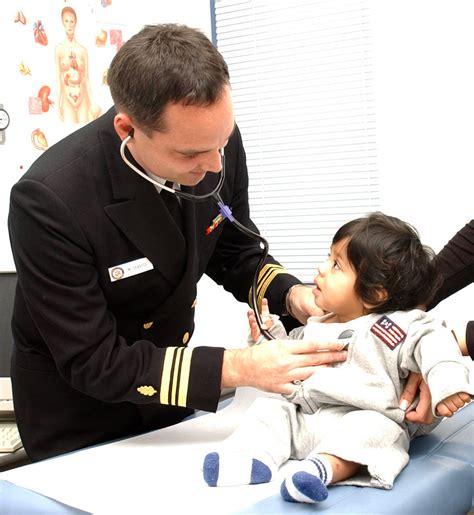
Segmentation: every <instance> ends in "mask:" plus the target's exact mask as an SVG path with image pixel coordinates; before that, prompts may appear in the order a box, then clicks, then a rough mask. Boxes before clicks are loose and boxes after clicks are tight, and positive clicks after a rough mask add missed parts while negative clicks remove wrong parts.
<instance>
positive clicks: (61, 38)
mask: <svg viewBox="0 0 474 515" xmlns="http://www.w3.org/2000/svg"><path fill="white" fill-rule="evenodd" d="M115 2H117V0H115ZM119 3H120V2H119ZM0 11H1V18H2V26H5V25H8V27H6V31H7V32H8V34H9V40H8V46H9V47H10V49H11V55H9V56H8V63H7V69H6V70H4V72H6V73H5V75H6V77H8V80H11V81H12V82H11V84H13V85H14V91H13V92H12V91H10V95H8V96H9V97H11V94H12V93H13V94H14V102H11V101H9V102H8V105H7V98H2V97H0V103H2V104H4V108H5V109H6V110H7V112H8V114H9V115H10V118H11V120H12V122H17V123H18V122H21V131H20V137H21V139H22V147H23V148H25V147H26V140H28V143H29V145H30V147H31V149H34V150H35V151H37V152H41V151H44V150H46V149H47V148H48V147H49V146H50V145H52V144H53V143H55V142H56V141H57V140H58V139H60V138H62V137H64V136H65V135H66V134H67V133H69V132H72V131H73V130H75V129H77V128H79V127H80V126H81V125H83V124H85V123H87V122H90V121H92V120H93V119H95V118H97V116H99V115H100V114H101V113H102V112H103V111H104V110H106V109H108V107H110V105H111V99H110V94H109V90H108V85H107V68H108V65H109V63H110V61H111V59H112V58H113V56H114V55H115V53H116V51H117V50H118V49H119V48H120V46H121V45H122V44H123V41H124V38H125V37H128V36H129V34H128V31H127V29H126V26H125V25H124V20H123V17H122V16H120V13H119V11H118V10H117V9H115V6H114V0H102V1H100V0H98V1H92V0H90V1H85V0H78V1H76V2H64V1H51V0H48V1H38V0H34V1H30V2H18V4H17V5H16V6H15V2H11V1H10V2H6V3H2V7H0ZM3 50H4V51H5V48H4V49H3ZM2 75H3V74H2ZM5 136H6V137H5V142H4V145H8V144H9V137H8V136H9V134H8V132H6V134H5ZM17 144H18V141H16V145H17Z"/></svg>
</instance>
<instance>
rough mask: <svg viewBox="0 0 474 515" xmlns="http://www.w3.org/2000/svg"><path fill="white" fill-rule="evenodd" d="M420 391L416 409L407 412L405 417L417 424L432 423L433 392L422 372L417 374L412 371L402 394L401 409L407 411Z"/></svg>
mask: <svg viewBox="0 0 474 515" xmlns="http://www.w3.org/2000/svg"><path fill="white" fill-rule="evenodd" d="M418 393H419V395H420V400H419V401H418V404H417V406H416V408H415V409H414V410H412V411H409V412H407V413H406V415H405V419H406V420H408V421H409V422H414V423H417V424H431V423H432V422H433V413H432V411H431V393H430V389H429V388H428V385H427V384H426V383H425V382H424V381H423V379H422V377H421V374H416V373H415V372H411V373H410V376H409V377H408V380H407V384H406V385H405V389H404V390H403V392H402V395H401V399H400V409H402V410H403V411H406V410H407V409H408V407H409V406H410V405H411V404H412V403H413V401H414V400H415V398H416V396H417V395H418Z"/></svg>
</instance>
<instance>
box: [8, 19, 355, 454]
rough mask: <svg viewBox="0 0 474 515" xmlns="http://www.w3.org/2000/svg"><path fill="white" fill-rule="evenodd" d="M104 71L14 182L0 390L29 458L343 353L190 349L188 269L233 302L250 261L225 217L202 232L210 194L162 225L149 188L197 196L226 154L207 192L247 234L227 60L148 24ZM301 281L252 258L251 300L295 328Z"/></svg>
mask: <svg viewBox="0 0 474 515" xmlns="http://www.w3.org/2000/svg"><path fill="white" fill-rule="evenodd" d="M108 80H109V85H110V90H111V94H112V97H113V100H114V108H112V109H110V110H109V111H108V112H107V113H105V114H104V115H103V116H101V117H100V118H99V119H97V120H95V121H93V122H91V123H90V124H88V125H86V126H85V127H83V128H81V129H79V130H78V131H76V132H74V133H73V134H71V135H70V136H68V137H66V138H65V139H63V140H62V141H60V142H59V143H57V144H56V145H54V146H53V147H51V148H50V149H49V150H48V151H46V152H45V153H44V154H43V155H42V156H41V157H40V158H39V159H38V160H37V161H36V162H35V163H34V164H33V165H32V166H31V168H30V169H29V170H28V172H27V173H26V174H25V175H24V176H23V177H22V178H21V179H20V181H19V182H18V183H17V184H16V185H15V186H14V187H13V189H12V194H11V204H10V214H9V230H10V239H11V245H12V250H13V255H14V259H15V265H16V268H17V272H18V288H17V294H16V301H15V307H14V314H13V322H12V326H13V334H14V340H15V346H14V352H13V357H12V386H13V395H14V403H15V411H16V416H17V423H18V427H19V430H20V434H21V437H22V440H23V443H24V446H25V450H26V452H27V454H28V455H29V456H30V458H31V459H32V460H40V459H44V458H47V457H50V456H54V455H57V454H61V453H64V452H68V451H72V450H74V449H79V448H83V447H86V446H90V445H94V444H97V443H100V442H105V441H109V440H112V439H115V438H121V437H127V436H130V435H134V434H138V433H141V432H144V431H149V430H152V429H158V428H162V427H166V426H169V425H172V424H176V423H177V422H179V421H181V420H182V419H183V418H185V417H186V416H188V415H189V414H191V413H192V411H193V409H202V410H208V411H214V410H216V408H217V404H218V401H219V396H220V391H221V389H222V388H226V387H236V386H241V385H245V386H254V387H256V388H260V389H262V390H265V391H270V392H277V393H286V394H288V393H291V391H292V390H293V388H294V386H293V381H296V380H304V379H306V378H307V377H309V376H310V375H311V373H312V372H313V371H314V367H315V366H316V365H319V364H324V363H331V362H334V361H341V360H343V359H345V353H344V352H343V351H339V350H338V347H337V346H333V347H332V348H329V349H328V350H329V351H328V352H323V353H321V352H318V350H320V347H319V345H318V344H317V342H289V341H272V342H268V343H266V344H262V345H259V346H254V347H250V348H245V349H239V350H225V343H226V342H225V341H223V342H222V344H223V345H222V348H215V347H196V348H189V347H188V343H189V340H190V338H191V335H192V333H193V329H194V308H195V303H196V285H197V282H198V280H199V278H200V277H201V276H202V275H203V274H204V273H205V274H208V275H209V276H210V277H211V278H212V279H213V280H215V281H216V282H217V283H219V284H221V285H223V286H224V288H225V289H226V290H228V291H230V292H232V294H233V295H234V296H235V297H236V298H237V299H238V300H240V301H247V300H248V299H249V295H250V291H251V287H252V278H253V275H254V271H255V268H256V266H257V263H258V260H259V257H260V255H261V250H260V247H259V244H258V242H256V241H255V240H252V239H251V238H249V237H248V236H246V235H245V234H242V233H241V232H239V231H238V230H237V229H236V228H235V226H234V225H233V224H232V223H230V222H229V221H224V222H223V223H220V224H219V225H217V226H213V230H208V228H209V227H210V226H211V224H213V221H214V220H215V218H216V216H217V215H218V214H219V210H218V207H217V206H216V205H215V202H214V201H213V200H211V199H209V200H208V201H204V202H199V203H193V202H190V201H189V200H181V205H180V206H179V207H180V211H181V214H182V222H179V223H178V222H176V219H175V218H174V217H173V216H172V215H171V214H170V211H169V210H168V208H167V207H166V204H165V201H164V193H165V191H166V190H162V188H161V187H160V185H161V184H164V183H165V181H169V182H170V183H174V187H175V188H180V189H181V190H182V191H183V192H185V193H186V192H187V193H189V194H192V195H203V194H205V193H207V192H209V191H212V190H213V189H214V188H215V187H216V184H217V182H218V179H219V176H220V175H219V172H220V171H221V167H222V164H221V154H220V152H221V150H222V149H224V154H225V166H226V179H225V182H224V184H223V188H222V191H221V197H222V199H223V201H224V202H225V204H226V205H228V206H230V208H231V209H232V214H233V216H234V217H235V218H236V219H237V220H238V221H239V222H241V223H242V224H243V225H245V226H247V227H250V228H252V229H253V230H256V227H255V225H254V224H253V223H252V221H251V219H250V216H249V205H248V193H247V186H248V176H247V168H246V162H245V153H244V149H243V146H242V141H241V137H240V133H239V130H238V128H237V127H236V125H235V122H234V115H233V109H232V100H231V91H230V85H229V74H228V70H227V66H226V64H225V62H224V60H223V59H222V57H221V55H220V54H219V53H218V51H217V50H216V49H215V48H214V46H213V45H212V44H211V43H210V41H209V40H208V39H207V38H206V37H205V36H204V35H203V34H201V33H200V32H199V31H196V30H194V29H190V28H188V27H185V26H178V25H158V26H148V27H145V28H144V29H143V30H142V31H141V32H140V33H138V34H137V35H135V36H134V37H132V38H131V39H130V40H129V41H128V42H127V43H125V45H124V46H123V47H122V48H121V49H120V50H119V52H118V53H117V54H116V56H115V57H114V59H113V61H112V63H111V66H110V70H109V73H108ZM127 138H128V140H127V141H126V142H125V143H126V148H125V158H126V159H127V160H128V161H129V163H130V164H131V165H132V166H133V167H135V168H137V169H138V170H139V171H142V172H143V173H145V174H146V176H147V177H151V178H153V179H154V181H155V183H156V184H151V183H150V182H148V181H146V180H144V178H143V177H140V175H138V174H137V173H135V172H134V171H132V170H131V168H130V166H129V165H127V164H126V163H125V161H124V159H123V158H122V157H121V154H120V147H121V143H122V141H124V140H126V139H127ZM168 195H169V193H168ZM300 286H301V285H300V281H298V279H296V278H295V277H293V276H291V275H290V274H289V273H288V272H287V271H286V270H285V269H284V267H282V266H281V265H280V264H279V263H278V262H277V261H276V260H274V259H273V258H271V257H268V258H267V260H266V262H265V264H264V266H263V268H262V270H261V272H260V275H259V278H258V291H257V294H258V298H259V299H262V298H263V297H266V298H267V299H268V300H269V305H270V310H271V311H272V312H274V313H279V314H283V313H282V310H284V308H285V307H286V308H287V309H288V310H289V311H290V313H291V314H292V315H293V316H294V317H295V318H297V319H298V320H299V321H300V322H304V321H305V320H306V318H307V317H308V316H309V315H311V314H313V312H314V310H315V309H316V307H315V305H314V302H313V296H312V294H311V289H310V288H307V287H304V286H301V287H300ZM214 309H217V307H215V308H214Z"/></svg>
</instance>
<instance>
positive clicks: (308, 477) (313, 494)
mask: <svg viewBox="0 0 474 515" xmlns="http://www.w3.org/2000/svg"><path fill="white" fill-rule="evenodd" d="M331 480H332V466H331V464H330V463H329V461H328V460H327V458H325V457H324V456H321V455H320V454H316V455H315V456H312V457H310V458H307V459H305V460H303V461H301V462H300V466H299V470H298V471H297V472H292V473H291V474H289V475H288V476H287V477H286V478H285V480H284V481H283V483H282V484H281V488H280V493H281V496H282V497H283V499H284V500H285V501H288V502H306V503H315V502H320V501H324V500H325V499H327V496H328V489H327V488H326V485H328V484H329V483H330V482H331Z"/></svg>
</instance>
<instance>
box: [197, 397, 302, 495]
mask: <svg viewBox="0 0 474 515" xmlns="http://www.w3.org/2000/svg"><path fill="white" fill-rule="evenodd" d="M298 424H299V417H298V416H297V413H296V406H295V405H294V404H291V403H289V402H287V401H285V400H281V399H275V398H268V397H263V398H259V399H257V400H256V401H255V402H254V403H253V404H252V406H251V407H250V409H249V410H248V411H247V412H246V413H245V414H244V417H243V419H242V422H241V423H240V425H239V426H238V427H237V429H236V430H235V431H234V433H233V434H232V435H231V436H230V437H229V438H227V439H226V440H225V441H224V442H223V444H222V446H221V447H220V448H219V449H217V450H216V451H214V452H211V453H209V454H207V456H206V457H205V458H204V463H203V475H204V480H205V481H206V483H207V484H208V485H209V486H230V485H248V484H257V483H268V482H269V481H271V480H272V479H273V478H274V476H275V474H276V472H277V470H278V468H279V467H280V466H281V465H282V464H283V463H284V462H286V461H288V459H289V458H290V454H291V448H292V445H291V443H292V438H291V434H292V431H295V430H298Z"/></svg>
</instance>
